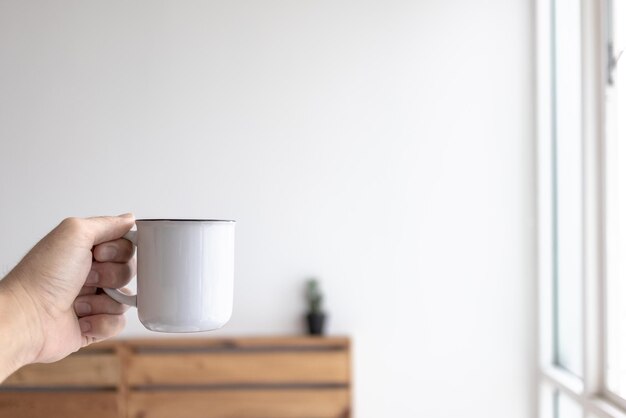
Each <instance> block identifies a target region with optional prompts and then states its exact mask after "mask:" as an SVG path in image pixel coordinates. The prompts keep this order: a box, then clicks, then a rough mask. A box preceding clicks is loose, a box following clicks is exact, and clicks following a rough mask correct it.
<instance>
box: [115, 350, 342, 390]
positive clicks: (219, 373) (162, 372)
mask: <svg viewBox="0 0 626 418" xmlns="http://www.w3.org/2000/svg"><path fill="white" fill-rule="evenodd" d="M349 363H350V359H349V354H348V352H347V351H301V352H283V351H278V352H240V353H224V352H216V353H177V354H176V355H172V354H139V355H135V356H132V357H130V358H129V363H128V368H127V369H126V370H125V373H126V376H127V378H128V381H127V382H128V384H129V385H131V386H141V385H198V384H204V385H232V384H348V383H349V382H350V364H349Z"/></svg>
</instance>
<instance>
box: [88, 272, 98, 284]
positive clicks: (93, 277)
mask: <svg viewBox="0 0 626 418" xmlns="http://www.w3.org/2000/svg"><path fill="white" fill-rule="evenodd" d="M98 279H99V277H98V272H97V271H93V270H91V271H90V272H89V274H88V275H87V279H86V280H85V284H96V283H98Z"/></svg>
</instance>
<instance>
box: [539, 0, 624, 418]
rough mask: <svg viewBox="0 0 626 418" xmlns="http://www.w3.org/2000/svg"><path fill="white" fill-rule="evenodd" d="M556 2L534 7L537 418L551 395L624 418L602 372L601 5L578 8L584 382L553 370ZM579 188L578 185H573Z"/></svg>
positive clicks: (585, 2)
mask: <svg viewBox="0 0 626 418" xmlns="http://www.w3.org/2000/svg"><path fill="white" fill-rule="evenodd" d="M551 9H552V1H551V0H536V2H535V18H536V19H535V22H536V28H535V29H536V31H535V32H536V39H535V41H536V45H535V46H536V63H535V64H536V82H537V91H536V127H537V132H536V138H537V196H538V197H537V215H538V216H537V219H538V232H537V239H538V254H537V260H538V263H537V266H538V271H537V276H538V280H539V284H538V301H539V302H538V310H539V314H538V329H539V338H538V340H539V344H538V353H537V357H538V371H537V376H538V377H537V381H538V383H539V384H538V389H539V401H538V410H537V414H536V416H538V417H541V418H545V417H550V418H552V417H553V416H554V411H553V410H552V408H553V403H554V402H553V401H554V399H553V398H552V396H553V394H554V393H556V391H559V392H560V393H563V394H564V395H566V396H569V397H570V398H571V399H572V400H574V401H575V402H576V403H577V404H579V405H580V406H581V407H582V411H583V417H585V418H587V417H589V416H591V415H594V416H596V417H599V418H626V402H625V401H624V400H623V399H621V398H619V397H617V396H615V395H613V394H611V393H609V392H608V391H607V390H606V388H605V387H604V369H605V367H604V365H605V347H604V341H605V340H606V339H605V323H606V321H605V309H604V307H605V304H604V300H605V298H604V289H605V282H604V280H605V277H604V266H605V253H604V242H605V241H604V232H603V231H604V215H603V214H604V189H603V185H604V172H603V170H604V161H603V155H604V140H603V138H604V120H605V109H604V92H605V80H606V77H607V70H606V65H605V64H606V63H607V62H608V61H607V52H606V50H605V48H604V45H605V41H606V39H605V33H604V30H603V28H605V27H606V22H605V18H606V10H605V1H604V0H581V25H582V27H581V33H582V36H581V38H582V39H580V45H581V52H582V63H581V70H582V86H581V87H582V109H581V115H582V120H581V130H582V138H583V140H582V141H583V144H582V148H583V161H582V164H583V173H581V182H580V187H581V190H582V196H583V201H582V202H581V205H582V210H583V225H582V226H581V227H582V237H583V249H582V254H581V259H580V260H572V261H573V262H581V263H582V265H583V269H582V270H583V300H582V301H581V302H582V308H583V320H582V323H581V324H580V326H581V327H582V331H583V332H582V334H583V341H582V342H581V343H582V346H583V375H582V377H581V378H578V377H576V376H574V375H573V374H570V373H569V372H567V371H564V370H563V369H561V368H559V367H558V366H556V365H555V338H554V331H555V330H554V324H553V312H554V308H555V306H554V296H555V295H554V289H553V283H554V281H553V267H554V265H553V263H554V250H553V245H554V241H553V240H554V237H553V231H554V229H553V227H554V219H553V217H554V214H553V213H554V205H553V203H554V202H553V199H554V197H553V196H554V192H555V190H554V187H553V170H554V168H555V167H554V163H553V162H554V155H553V125H552V123H553V121H552V117H553V111H552V109H553V98H552V83H553V80H552V68H551V67H552V56H551V54H552V51H551V49H552V33H551V30H552V20H551V19H552V16H551V14H552V10H551ZM572 181H575V180H572Z"/></svg>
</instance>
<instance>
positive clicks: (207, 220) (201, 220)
mask: <svg viewBox="0 0 626 418" xmlns="http://www.w3.org/2000/svg"><path fill="white" fill-rule="evenodd" d="M135 222H236V221H233V220H230V219H136V220H135Z"/></svg>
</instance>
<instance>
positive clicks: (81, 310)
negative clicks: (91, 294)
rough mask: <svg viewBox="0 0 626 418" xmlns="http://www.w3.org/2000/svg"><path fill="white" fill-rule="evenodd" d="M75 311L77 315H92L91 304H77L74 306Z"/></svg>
mask: <svg viewBox="0 0 626 418" xmlns="http://www.w3.org/2000/svg"><path fill="white" fill-rule="evenodd" d="M74 310H75V311H76V314H77V315H87V314H90V313H91V304H89V303H87V302H76V303H75V304H74Z"/></svg>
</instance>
